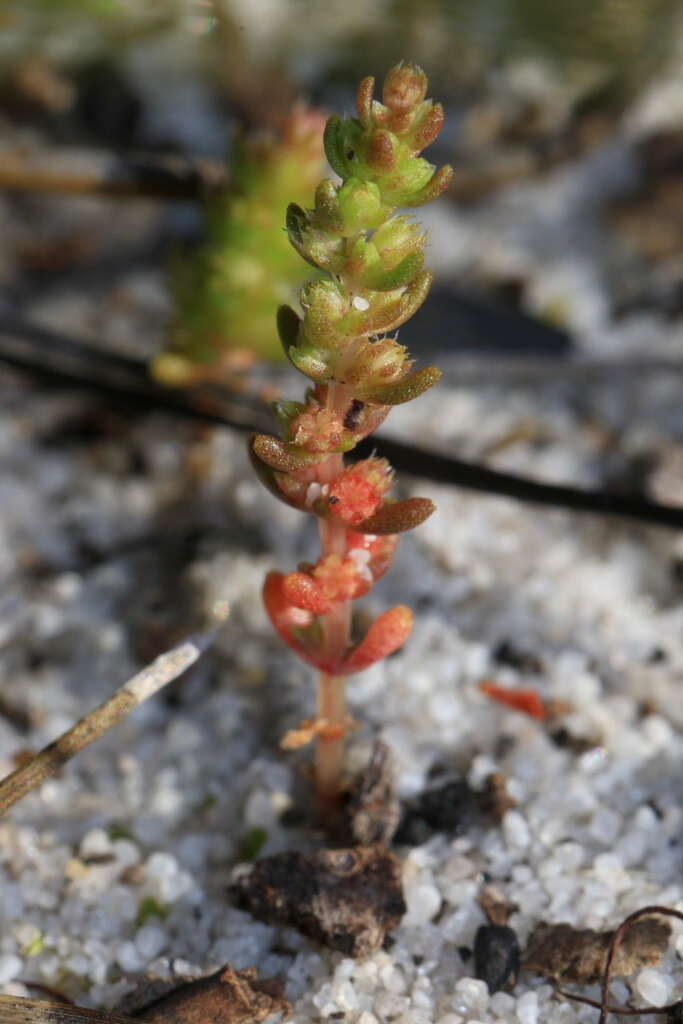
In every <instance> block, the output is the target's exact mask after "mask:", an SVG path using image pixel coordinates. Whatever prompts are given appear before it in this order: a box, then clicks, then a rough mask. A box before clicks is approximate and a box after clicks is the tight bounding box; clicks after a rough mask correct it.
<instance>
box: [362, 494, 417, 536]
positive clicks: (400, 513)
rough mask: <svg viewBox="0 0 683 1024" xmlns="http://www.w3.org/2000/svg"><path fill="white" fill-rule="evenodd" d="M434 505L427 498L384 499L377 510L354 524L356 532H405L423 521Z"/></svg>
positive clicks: (382, 533) (384, 533)
mask: <svg viewBox="0 0 683 1024" xmlns="http://www.w3.org/2000/svg"><path fill="white" fill-rule="evenodd" d="M434 508H435V505H434V502H433V501H430V499H429V498H406V500H405V501H386V502H385V503H384V504H383V505H382V506H381V508H380V509H379V511H377V512H375V514H374V516H370V518H369V519H364V520H363V522H362V523H357V524H355V525H354V527H353V529H354V530H355V531H356V533H374V534H377V535H386V534H392V533H405V531H406V530H414V529H415V527H416V526H420V524H421V523H424V521H425V519H428V518H429V516H431V514H432V512H433V511H434Z"/></svg>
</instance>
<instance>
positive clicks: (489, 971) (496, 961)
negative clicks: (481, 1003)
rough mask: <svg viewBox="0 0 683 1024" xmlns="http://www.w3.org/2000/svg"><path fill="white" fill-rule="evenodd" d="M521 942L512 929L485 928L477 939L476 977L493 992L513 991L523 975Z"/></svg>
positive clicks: (494, 926)
mask: <svg viewBox="0 0 683 1024" xmlns="http://www.w3.org/2000/svg"><path fill="white" fill-rule="evenodd" d="M519 962H520V953H519V942H518V941H517V936H516V935H515V933H514V932H513V930H512V928H508V926H507V925H502V924H483V925H482V926H481V927H480V928H479V929H478V931H477V934H476V936H475V938H474V976H475V978H478V979H479V980H480V981H485V982H486V984H487V985H488V989H489V992H490V993H491V995H493V993H494V992H499V991H500V990H501V989H503V988H510V987H512V986H513V985H514V984H515V982H516V981H517V975H518V974H519Z"/></svg>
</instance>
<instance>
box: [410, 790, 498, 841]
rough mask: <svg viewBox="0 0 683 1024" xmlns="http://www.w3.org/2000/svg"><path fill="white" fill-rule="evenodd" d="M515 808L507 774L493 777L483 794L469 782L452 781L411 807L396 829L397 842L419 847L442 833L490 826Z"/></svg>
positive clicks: (425, 791)
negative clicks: (506, 777) (509, 791)
mask: <svg viewBox="0 0 683 1024" xmlns="http://www.w3.org/2000/svg"><path fill="white" fill-rule="evenodd" d="M514 806H515V802H514V800H513V799H512V798H511V797H510V795H509V794H508V792H507V789H506V782H505V778H504V776H503V775H501V774H500V773H498V772H495V773H494V774H492V775H491V776H490V777H489V778H488V779H487V782H486V786H485V788H484V790H483V791H481V792H479V791H478V790H474V789H472V788H471V786H470V785H469V784H468V783H467V781H466V780H465V779H451V780H450V781H448V782H445V783H442V784H441V785H439V786H434V787H431V788H429V789H426V790H424V791H423V792H422V793H421V794H420V795H419V796H418V797H417V799H416V800H413V801H412V802H411V803H409V804H408V805H407V807H406V808H405V810H404V812H403V817H402V819H401V822H400V824H399V826H398V829H397V830H396V836H395V842H396V843H398V844H400V845H406V846H419V845H420V844H422V843H425V842H426V841H427V840H428V839H431V837H432V836H433V835H436V834H437V833H439V832H445V833H447V834H448V835H451V836H458V835H464V834H465V833H466V832H468V831H469V830H470V829H471V828H473V827H474V826H475V825H484V824H490V822H491V818H494V819H495V820H496V821H500V819H501V818H502V817H503V815H504V814H505V811H507V810H509V809H510V808H511V807H514Z"/></svg>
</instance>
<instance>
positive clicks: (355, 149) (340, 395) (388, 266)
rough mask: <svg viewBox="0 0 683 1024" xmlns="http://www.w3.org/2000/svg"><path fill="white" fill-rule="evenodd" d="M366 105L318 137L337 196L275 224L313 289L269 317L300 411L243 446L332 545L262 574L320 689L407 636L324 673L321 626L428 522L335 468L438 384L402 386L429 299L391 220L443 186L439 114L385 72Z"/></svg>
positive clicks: (360, 476)
mask: <svg viewBox="0 0 683 1024" xmlns="http://www.w3.org/2000/svg"><path fill="white" fill-rule="evenodd" d="M373 91H374V80H373V79H372V78H366V79H364V80H363V81H362V82H361V83H360V86H359V88H358V91H357V96H356V108H357V117H355V118H347V119H344V120H342V119H341V118H338V117H336V116H334V117H331V118H330V119H329V120H328V122H327V125H326V128H325V134H324V143H325V152H326V155H327V158H328V161H329V163H330V164H331V166H332V168H333V170H334V171H335V172H336V173H337V174H338V175H339V177H340V179H341V181H340V182H339V183H335V182H333V181H332V180H329V179H326V180H324V181H322V182H321V183H320V184H319V185H318V187H317V189H316V191H315V196H314V205H313V208H312V209H309V210H304V209H303V208H302V207H301V206H299V205H296V204H292V205H290V206H289V208H288V210H287V217H286V227H287V233H288V236H289V240H290V242H291V244H292V245H293V247H294V248H295V249H296V250H297V252H298V253H299V254H300V255H301V256H302V257H303V258H304V259H305V260H306V261H307V262H308V263H310V264H311V265H312V266H314V267H315V268H316V269H317V270H318V271H319V273H320V276H319V277H318V278H317V279H315V280H313V281H311V282H310V283H309V284H307V285H305V286H304V288H303V289H302V290H301V292H300V296H299V298H300V307H301V313H298V312H296V311H295V310H294V309H292V308H290V307H287V306H285V307H281V309H280V311H279V314H278V333H279V335H280V340H281V342H282V345H283V347H284V350H285V352H286V354H287V357H288V358H289V360H290V361H291V362H292V364H293V365H294V366H295V367H297V369H299V370H300V371H301V372H302V373H303V374H305V375H306V376H307V377H308V378H309V379H310V380H311V382H312V385H311V387H310V388H309V390H308V392H307V394H306V396H305V400H304V401H303V402H282V403H279V404H278V405H277V406H276V407H275V413H276V415H277V418H278V420H279V423H280V426H281V430H282V437H281V438H276V437H271V436H267V435H257V436H256V437H254V438H252V440H251V455H252V460H253V463H254V466H255V469H256V471H257V473H258V475H259V476H260V478H261V480H262V481H263V482H264V484H265V485H266V486H267V487H268V488H269V489H270V490H271V491H272V493H273V494H275V495H276V496H277V497H279V498H280V499H281V500H283V501H285V502H287V503H288V504H290V505H293V506H294V507H295V508H298V509H300V510H301V511H304V512H309V513H312V514H314V515H316V516H318V517H319V519H320V520H321V521H322V522H325V523H327V524H328V526H329V525H330V524H331V526H332V527H333V528H335V529H336V533H335V537H336V541H335V545H334V551H330V550H328V551H326V550H325V548H324V546H323V554H322V557H321V559H320V560H319V561H318V563H317V564H315V565H310V564H303V565H300V566H299V569H298V570H297V571H296V572H292V573H289V574H287V575H283V574H281V573H271V574H270V575H269V577H268V579H267V581H266V585H265V590H264V598H265V604H266V607H267V610H268V612H269V614H270V617H271V619H272V621H273V624H274V625H275V628H276V629H277V630H278V632H279V633H280V635H281V636H282V637H283V639H285V641H286V642H287V643H288V644H289V645H290V646H291V647H292V648H294V649H295V650H296V651H297V653H298V654H299V655H300V656H301V657H302V658H303V659H304V660H306V661H308V662H310V663H311V664H314V665H316V666H317V667H318V668H320V669H321V670H322V671H323V672H326V673H331V674H332V675H343V674H346V673H348V672H354V671H359V670H360V669H361V668H364V667H366V665H368V664H371V663H372V661H375V660H377V659H378V658H381V657H384V656H386V655H387V654H389V653H390V652H391V651H393V650H395V649H396V648H397V647H398V646H400V644H401V643H402V642H403V640H404V639H405V637H406V636H407V633H408V632H409V630H410V625H411V617H410V612H409V611H408V609H406V608H403V607H399V608H394V609H391V610H390V611H389V612H385V613H384V615H381V616H380V617H379V619H378V620H377V621H376V622H375V623H374V624H373V626H372V627H371V628H370V630H369V632H368V634H367V635H366V637H365V638H364V640H362V641H361V642H360V643H359V644H358V645H357V646H356V647H353V648H350V649H346V650H343V651H337V652H336V654H335V655H334V656H333V657H332V656H331V655H330V652H329V649H328V648H329V645H326V644H325V643H324V639H323V634H324V629H323V625H324V623H323V621H322V618H321V617H323V618H324V616H326V615H329V614H331V613H332V612H333V611H334V609H335V607H337V606H339V605H340V604H342V603H347V602H349V601H351V600H353V599H355V598H357V597H360V596H362V595H363V594H365V593H367V591H368V590H369V589H370V587H371V586H372V585H373V583H374V582H375V580H377V579H378V578H379V577H380V576H381V575H382V574H383V573H384V572H385V571H386V569H387V568H388V566H389V563H390V561H391V557H392V554H393V551H394V549H395V547H396V541H397V535H398V534H399V533H400V532H402V531H404V530H408V529H412V528H413V527H414V526H417V525H419V524H420V523H421V522H422V521H423V520H424V519H425V518H426V517H427V516H428V515H430V513H431V512H432V510H433V506H432V503H431V502H430V501H428V500H427V499H423V498H411V499H408V500H405V501H393V500H392V499H391V498H390V497H389V496H388V490H389V488H390V485H391V482H392V475H393V474H392V471H391V468H390V466H389V465H388V463H387V462H386V461H385V460H384V459H379V458H375V457H372V458H368V459H364V460H363V461H361V462H356V463H355V464H353V465H351V466H348V467H345V466H344V465H343V460H342V455H343V453H345V452H348V451H350V450H351V449H352V448H354V447H355V445H356V444H357V443H358V442H359V441H360V440H361V439H362V438H364V437H366V436H367V435H368V434H370V433H372V431H374V430H375V429H377V427H378V426H379V425H380V424H381V423H382V421H383V420H384V418H385V417H386V415H387V413H388V412H389V411H390V408H391V406H393V405H397V404H400V403H402V402H406V401H409V400H410V399H412V398H415V397H417V396H418V395H420V394H421V393H422V392H424V391H426V390H427V388H429V387H431V386H432V385H433V384H435V383H436V381H437V380H438V379H439V377H440V371H439V370H438V369H437V368H436V367H433V366H430V367H427V368H424V369H421V370H414V369H413V367H412V361H411V359H410V356H409V354H408V352H407V351H406V349H405V347H404V346H403V345H401V344H399V342H398V340H397V335H396V334H395V333H392V332H395V331H396V329H397V328H398V327H399V326H400V325H401V324H402V323H404V322H405V321H406V320H407V319H408V318H409V317H410V316H412V314H413V313H414V312H415V311H416V310H417V309H418V307H419V306H420V305H421V303H422V302H423V301H424V299H425V297H426V295H427V292H428V289H429V286H430V283H431V275H430V274H429V273H428V271H426V270H425V269H424V267H423V261H424V245H425V235H424V233H423V232H422V231H421V229H420V227H419V225H417V224H415V223H414V222H413V221H412V220H411V219H410V218H409V217H407V216H405V215H402V214H398V213H396V210H397V208H398V207H412V206H418V205H420V204H421V203H425V202H427V201H429V200H431V199H434V198H435V197H436V196H438V195H440V194H441V193H442V192H443V191H444V189H445V188H446V187H447V185H448V182H449V181H450V178H451V175H452V170H451V168H450V167H443V168H441V169H440V170H437V169H436V168H434V167H433V166H432V164H430V163H429V162H428V161H427V160H425V159H424V158H422V157H421V156H420V155H419V154H420V152H421V150H422V149H423V148H424V147H425V146H427V145H428V144H429V143H430V142H432V141H433V140H434V139H435V138H436V136H437V135H438V133H439V130H440V128H441V125H442V123H443V110H442V108H441V106H440V105H439V104H434V103H432V102H431V101H430V100H427V99H425V96H426V91H427V79H426V76H425V75H424V72H422V71H421V70H420V69H419V68H417V67H414V66H411V65H407V64H400V65H398V66H397V67H395V68H393V69H392V70H391V71H390V72H389V74H388V75H387V77H386V79H385V82H384V86H383V90H382V102H379V101H377V100H374V99H373ZM339 538H342V540H341V541H340V539H339Z"/></svg>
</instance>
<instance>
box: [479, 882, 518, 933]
mask: <svg viewBox="0 0 683 1024" xmlns="http://www.w3.org/2000/svg"><path fill="white" fill-rule="evenodd" d="M479 906H480V907H481V909H482V910H483V911H484V913H485V914H486V919H487V921H488V923H489V924H507V923H508V918H509V917H510V914H511V913H512V911H513V910H515V909H516V906H511V905H510V904H509V903H508V901H507V899H506V898H505V893H504V892H503V891H502V889H499V888H498V886H497V885H485V886H484V888H483V889H482V891H481V895H480V897H479Z"/></svg>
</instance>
